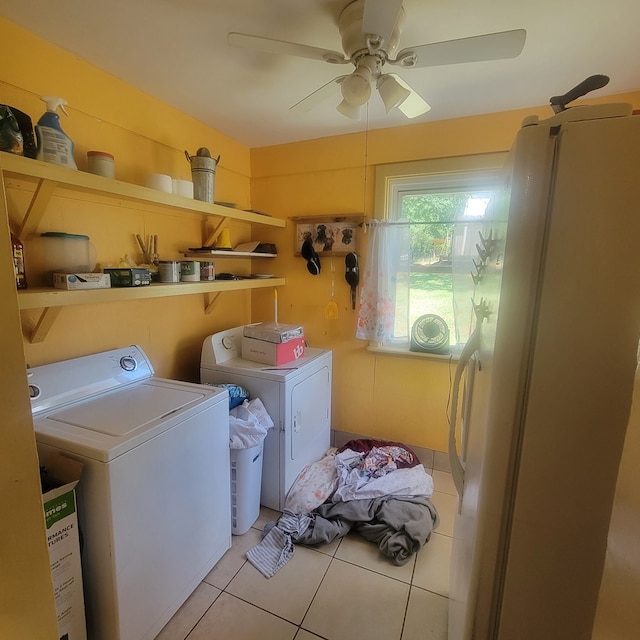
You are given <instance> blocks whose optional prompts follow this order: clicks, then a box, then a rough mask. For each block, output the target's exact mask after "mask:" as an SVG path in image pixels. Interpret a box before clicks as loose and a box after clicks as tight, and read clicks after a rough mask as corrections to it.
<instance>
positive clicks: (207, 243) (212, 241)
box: [202, 217, 229, 247]
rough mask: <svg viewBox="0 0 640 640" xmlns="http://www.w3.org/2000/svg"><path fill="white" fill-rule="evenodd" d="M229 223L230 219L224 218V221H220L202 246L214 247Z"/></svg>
mask: <svg viewBox="0 0 640 640" xmlns="http://www.w3.org/2000/svg"><path fill="white" fill-rule="evenodd" d="M227 222H229V218H228V217H226V218H222V220H220V222H219V223H218V224H217V225H216V226H215V227H214V229H213V231H212V232H211V233H210V234H209V237H208V238H207V239H206V240H205V242H204V243H203V245H202V246H203V247H212V246H213V245H214V244H215V242H216V240H217V239H218V236H219V235H220V234H221V233H222V228H223V227H224V225H226V224H227Z"/></svg>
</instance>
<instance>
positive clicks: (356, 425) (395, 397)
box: [251, 93, 640, 451]
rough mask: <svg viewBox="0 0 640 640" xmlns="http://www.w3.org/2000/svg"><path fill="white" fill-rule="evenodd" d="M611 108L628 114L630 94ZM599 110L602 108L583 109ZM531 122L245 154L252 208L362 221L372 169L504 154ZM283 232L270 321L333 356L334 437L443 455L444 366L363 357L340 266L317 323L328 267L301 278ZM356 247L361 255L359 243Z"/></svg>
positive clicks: (408, 130) (453, 123)
mask: <svg viewBox="0 0 640 640" xmlns="http://www.w3.org/2000/svg"><path fill="white" fill-rule="evenodd" d="M615 100H616V101H620V102H632V103H633V104H635V105H636V106H637V105H640V94H639V93H635V94H630V95H623V96H616V97H615ZM605 101H606V102H610V101H611V99H608V100H593V101H591V102H605ZM531 114H538V115H539V116H540V117H544V118H547V117H550V116H551V115H552V112H551V109H550V107H546V106H544V107H538V108H532V109H524V110H521V111H511V112H505V113H497V114H491V115H486V116H476V117H471V118H462V119H458V120H448V121H444V122H430V123H424V124H416V125H409V126H404V127H399V128H398V127H396V128H394V129H384V130H377V131H371V132H369V133H366V134H365V133H361V134H353V135H345V136H340V137H334V138H324V139H320V140H312V141H308V142H297V143H292V144H287V145H279V146H274V147H265V148H261V149H253V150H252V152H251V176H252V180H251V199H252V202H253V206H254V207H255V208H257V209H259V210H263V211H267V212H271V213H273V214H275V215H279V216H282V217H285V218H289V217H293V216H310V217H311V216H319V215H329V216H334V215H339V214H356V213H360V214H362V213H364V214H366V215H367V216H368V217H372V215H373V193H374V169H375V165H378V164H385V163H392V162H408V161H413V160H420V159H431V158H443V157H453V156H462V155H469V154H478V153H491V152H500V151H507V150H508V149H509V148H510V146H511V143H512V141H513V138H514V136H515V134H516V132H517V131H518V129H519V127H520V123H521V121H522V119H523V118H524V117H525V116H527V115H531ZM312 116H313V114H310V117H312ZM292 224H293V223H291V222H289V223H288V229H287V233H286V234H284V237H282V236H283V234H282V233H280V235H279V236H278V238H279V239H278V249H279V257H278V259H277V261H276V264H275V266H274V269H276V272H278V273H285V274H286V276H287V286H286V287H285V289H284V290H283V291H282V292H281V293H280V294H279V302H280V311H279V318H280V320H281V321H283V322H299V323H302V324H303V325H304V328H305V333H306V335H307V338H308V340H309V341H310V342H311V344H313V345H314V346H319V347H326V348H331V349H333V353H334V385H333V426H334V428H335V429H337V430H341V431H346V432H351V433H358V434H363V435H367V436H371V437H381V438H386V439H392V440H400V441H404V442H406V443H408V444H413V445H416V446H421V447H426V448H430V449H434V450H436V451H446V448H447V445H446V442H447V429H448V426H447V421H446V405H447V397H448V393H449V380H450V373H451V372H450V370H449V364H448V363H446V362H436V361H433V360H424V359H410V358H406V357H397V356H389V355H380V354H377V353H372V352H368V351H366V348H365V347H366V344H365V343H364V342H363V341H361V340H356V339H355V338H354V334H355V327H356V318H357V311H353V310H351V306H350V301H349V287H348V286H347V284H346V282H345V279H344V259H343V258H338V257H336V258H335V259H334V266H335V278H336V285H335V295H336V301H337V303H338V306H339V310H340V312H339V317H338V319H337V320H327V319H326V318H325V314H324V309H325V306H326V304H327V302H328V301H329V299H330V294H331V268H330V259H324V258H322V266H323V268H322V272H321V274H320V275H319V276H312V275H310V274H309V273H308V272H307V269H306V265H305V261H304V260H303V259H302V258H300V257H299V256H298V257H295V256H294V241H293V240H294V239H293V235H294V234H293V227H292ZM274 237H275V236H274ZM280 238H281V239H280ZM359 242H360V247H359V253H361V252H362V250H363V248H364V247H363V245H364V243H363V237H362V235H361V236H360V239H359ZM365 259H366V256H361V258H360V260H361V262H362V261H363V260H365ZM270 313H271V309H270V307H269V305H268V303H265V304H264V305H260V304H256V305H255V306H254V317H255V318H256V319H259V320H264V319H267V318H270Z"/></svg>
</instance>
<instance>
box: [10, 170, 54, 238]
mask: <svg viewBox="0 0 640 640" xmlns="http://www.w3.org/2000/svg"><path fill="white" fill-rule="evenodd" d="M57 186H58V183H57V182H56V181H55V180H45V179H42V180H40V182H39V183H38V186H37V187H36V190H35V192H34V194H33V198H31V203H30V204H29V207H28V208H27V212H26V213H25V215H24V218H23V220H22V224H21V225H20V229H19V230H18V237H19V238H21V239H22V238H25V237H26V236H29V235H31V234H33V233H35V231H36V229H37V228H38V225H39V224H40V221H41V220H42V216H43V215H44V212H45V211H46V209H47V206H48V205H49V200H51V196H52V195H53V192H54V191H55V189H56V187H57Z"/></svg>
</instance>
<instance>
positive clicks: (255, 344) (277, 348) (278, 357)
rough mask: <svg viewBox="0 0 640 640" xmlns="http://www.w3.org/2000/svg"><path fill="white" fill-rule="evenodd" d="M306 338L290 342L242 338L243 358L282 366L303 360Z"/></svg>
mask: <svg viewBox="0 0 640 640" xmlns="http://www.w3.org/2000/svg"><path fill="white" fill-rule="evenodd" d="M303 355H304V338H294V339H293V340H289V341H288V342H280V343H279V344H276V343H275V342H267V341H266V340H257V339H256V338H247V337H246V336H243V338H242V357H243V358H244V359H245V360H254V361H255V362H263V363H264V364H271V365H281V364H286V363H287V362H292V361H294V360H298V359H299V358H302V356H303Z"/></svg>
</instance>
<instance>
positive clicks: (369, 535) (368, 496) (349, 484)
mask: <svg viewBox="0 0 640 640" xmlns="http://www.w3.org/2000/svg"><path fill="white" fill-rule="evenodd" d="M432 493H433V479H432V478H431V476H430V475H429V474H428V473H427V472H426V471H425V469H424V467H423V465H422V464H420V461H419V459H418V456H417V455H416V454H415V453H414V452H413V451H412V450H411V449H410V448H409V447H407V446H406V445H404V444H401V443H398V442H389V441H384V440H371V439H359V440H351V441H349V442H348V443H347V444H346V445H344V446H343V447H341V448H340V449H331V450H329V452H328V453H327V455H326V456H325V457H324V458H322V460H319V461H318V462H315V463H313V464H311V465H309V466H308V467H306V468H305V469H304V470H303V471H302V472H301V473H300V475H299V476H298V478H297V479H296V481H295V482H294V484H293V486H292V487H291V489H290V490H289V493H288V494H287V499H286V503H285V508H284V510H283V514H282V516H281V517H280V519H279V520H278V521H277V522H273V523H269V524H268V525H267V526H266V527H265V531H264V533H265V535H264V538H263V539H262V541H261V542H260V543H259V544H258V545H257V546H255V547H253V548H252V549H250V550H249V551H248V552H247V559H248V560H249V561H250V562H251V563H252V564H253V565H254V566H255V567H256V568H257V569H258V570H259V571H260V572H261V573H262V574H263V575H264V576H265V577H267V578H270V577H271V576H273V575H274V574H275V573H276V572H277V571H278V570H279V569H280V568H281V567H282V566H284V565H285V564H286V562H287V561H288V560H289V559H290V558H291V555H292V554H293V552H294V545H295V544H306V545H318V544H327V543H329V542H332V541H333V540H335V539H336V538H339V537H342V536H344V535H346V534H347V533H349V531H352V530H353V531H356V532H357V533H359V534H360V535H361V536H362V537H364V538H365V539H367V540H370V541H371V542H373V543H375V544H376V545H377V546H378V548H379V549H380V551H381V552H382V553H383V554H384V555H385V556H388V557H389V558H390V559H391V560H392V561H393V562H394V564H396V565H403V564H406V563H407V562H408V561H409V559H410V558H411V556H412V555H413V554H414V553H416V552H417V551H418V550H419V549H420V548H421V547H422V546H423V545H424V544H426V542H427V541H428V540H429V538H430V537H431V531H432V530H433V529H434V528H435V527H437V525H438V521H439V520H438V513H437V511H436V509H435V507H434V505H433V504H432V502H431V500H430V498H431V495H432Z"/></svg>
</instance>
